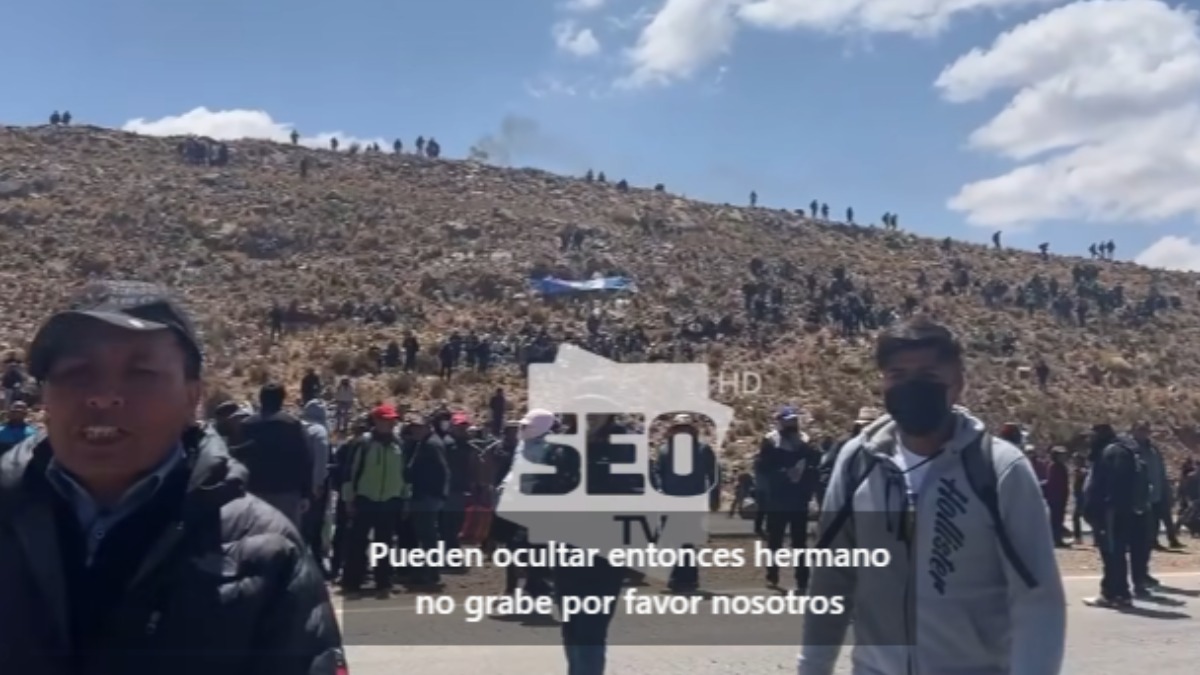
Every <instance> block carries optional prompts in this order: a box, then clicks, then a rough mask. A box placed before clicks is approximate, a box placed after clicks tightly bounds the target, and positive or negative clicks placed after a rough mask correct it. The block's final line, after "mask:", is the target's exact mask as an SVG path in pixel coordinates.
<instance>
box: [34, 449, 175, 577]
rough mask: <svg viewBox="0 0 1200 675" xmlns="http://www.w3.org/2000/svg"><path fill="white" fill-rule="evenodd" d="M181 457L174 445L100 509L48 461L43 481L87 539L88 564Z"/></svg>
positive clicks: (87, 493) (163, 479)
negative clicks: (68, 507)
mask: <svg viewBox="0 0 1200 675" xmlns="http://www.w3.org/2000/svg"><path fill="white" fill-rule="evenodd" d="M184 458H185V453H184V451H183V446H182V445H177V446H175V449H174V450H173V451H172V452H171V453H169V454H168V455H167V456H166V457H165V458H164V459H163V461H162V462H161V463H160V464H159V465H158V467H157V468H155V469H154V471H153V472H151V473H150V474H149V475H147V476H146V477H145V478H142V479H141V480H139V481H138V482H137V483H134V484H133V486H131V487H130V488H129V489H128V490H126V491H125V494H123V495H121V498H120V499H119V500H117V503H116V504H115V505H114V506H112V507H110V508H102V507H101V506H100V505H99V504H97V503H96V500H95V499H93V498H92V495H91V494H90V493H89V492H88V491H87V490H86V489H85V488H84V487H83V486H82V485H80V484H79V482H78V481H76V480H75V479H74V478H72V477H71V474H69V473H67V471H66V470H65V469H63V468H62V466H61V465H59V464H58V463H57V462H55V461H54V460H53V459H51V460H50V465H49V466H48V467H46V478H47V479H48V480H49V481H50V484H51V485H53V486H54V489H55V490H57V491H58V494H60V495H61V496H62V498H63V499H65V500H67V502H68V503H69V504H70V505H71V508H72V509H73V510H74V511H75V517H76V518H78V519H79V525H80V527H81V528H82V529H83V532H84V535H85V536H86V537H87V564H88V565H91V564H92V559H93V558H94V557H95V555H96V550H97V549H99V548H100V544H101V543H102V542H103V541H104V538H105V537H106V536H108V533H109V532H110V531H112V528H113V527H114V526H116V524H117V523H119V522H121V521H122V520H124V519H125V518H128V517H129V516H130V515H132V514H133V513H134V512H135V511H137V510H138V509H139V508H141V507H142V506H144V505H145V504H146V503H147V502H149V501H150V500H151V499H152V498H153V497H154V495H155V494H156V493H157V492H158V490H159V488H161V487H162V484H163V483H164V482H165V481H166V479H167V476H168V475H169V474H170V473H171V472H172V471H173V470H175V468H176V467H177V466H179V465H180V463H182V462H183V461H184Z"/></svg>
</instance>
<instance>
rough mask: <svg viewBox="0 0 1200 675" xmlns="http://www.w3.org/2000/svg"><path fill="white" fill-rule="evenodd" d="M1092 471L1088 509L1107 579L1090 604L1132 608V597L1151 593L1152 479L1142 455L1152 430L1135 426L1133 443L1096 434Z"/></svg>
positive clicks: (1105, 431) (1103, 428) (1105, 432)
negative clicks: (1141, 445) (1140, 446)
mask: <svg viewBox="0 0 1200 675" xmlns="http://www.w3.org/2000/svg"><path fill="white" fill-rule="evenodd" d="M1092 433H1093V461H1092V471H1091V474H1090V475H1089V476H1088V478H1087V483H1086V485H1085V488H1084V489H1085V493H1086V495H1085V498H1084V509H1085V510H1086V515H1087V520H1088V522H1089V523H1090V524H1091V525H1092V529H1093V531H1094V532H1095V536H1096V540H1097V542H1098V543H1099V545H1100V559H1101V562H1102V563H1103V565H1104V576H1103V578H1102V579H1101V581H1100V596H1099V597H1097V598H1094V599H1092V600H1089V601H1088V602H1089V604H1093V605H1097V606H1102V607H1128V606H1130V605H1131V604H1132V596H1131V594H1130V590H1129V587H1130V583H1129V582H1130V578H1131V577H1132V580H1133V588H1134V592H1135V593H1137V594H1139V595H1144V594H1146V593H1148V591H1149V589H1148V588H1147V586H1148V585H1149V581H1150V571H1149V563H1150V544H1151V534H1150V529H1149V528H1150V526H1151V522H1152V521H1153V518H1154V515H1153V511H1152V509H1151V499H1150V476H1149V471H1148V467H1147V465H1146V462H1145V461H1144V460H1143V459H1142V456H1141V453H1139V451H1138V440H1139V439H1140V438H1143V437H1147V436H1148V435H1149V426H1148V425H1146V424H1144V423H1138V424H1135V425H1134V427H1133V434H1132V436H1131V437H1117V436H1116V434H1114V433H1113V432H1112V427H1110V426H1108V425H1097V426H1096V427H1095V428H1094V429H1093V432H1092Z"/></svg>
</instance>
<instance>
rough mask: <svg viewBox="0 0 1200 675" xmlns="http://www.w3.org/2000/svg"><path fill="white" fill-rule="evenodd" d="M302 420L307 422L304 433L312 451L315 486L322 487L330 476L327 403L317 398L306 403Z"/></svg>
mask: <svg viewBox="0 0 1200 675" xmlns="http://www.w3.org/2000/svg"><path fill="white" fill-rule="evenodd" d="M301 420H303V421H304V422H305V425H304V434H305V436H306V437H307V438H308V448H309V450H310V451H311V452H312V462H313V487H315V488H322V487H324V486H325V480H326V478H328V476H329V419H328V413H327V412H326V410H325V404H324V403H322V402H321V401H319V400H317V399H313V400H311V401H309V402H308V403H305V404H304V411H303V412H302V413H301Z"/></svg>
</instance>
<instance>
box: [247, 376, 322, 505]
mask: <svg viewBox="0 0 1200 675" xmlns="http://www.w3.org/2000/svg"><path fill="white" fill-rule="evenodd" d="M286 398H287V392H286V390H285V389H284V388H283V385H281V384H266V385H263V387H262V389H260V390H259V392H258V405H259V412H258V414H256V415H253V416H251V417H249V418H247V419H246V421H245V422H243V423H242V435H243V440H244V443H243V445H242V446H240V447H239V448H238V449H237V450H236V457H237V459H238V460H239V461H241V462H242V463H243V464H245V465H246V468H247V469H249V470H250V491H251V492H253V493H254V494H255V495H257V496H258V497H260V498H261V499H263V500H264V501H266V502H267V503H268V504H270V505H271V506H274V507H275V508H277V509H279V510H280V511H282V512H283V513H284V515H286V516H287V517H288V518H289V519H290V520H291V521H292V522H293V523H296V526H297V527H299V526H300V516H301V515H302V514H303V513H304V512H305V511H306V510H307V509H308V506H309V500H310V499H311V498H312V494H313V482H312V481H313V467H312V463H313V457H312V452H311V451H310V450H309V445H308V437H307V436H306V435H305V433H304V427H303V425H301V424H300V420H298V419H296V418H295V417H292V416H291V415H289V414H288V413H286V412H284V410H283V403H284V401H285V400H286Z"/></svg>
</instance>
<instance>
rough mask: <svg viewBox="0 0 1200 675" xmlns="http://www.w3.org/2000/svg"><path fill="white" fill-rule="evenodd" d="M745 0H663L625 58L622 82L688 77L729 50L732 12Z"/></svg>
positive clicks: (734, 32) (734, 25) (633, 84)
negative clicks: (627, 67)
mask: <svg viewBox="0 0 1200 675" xmlns="http://www.w3.org/2000/svg"><path fill="white" fill-rule="evenodd" d="M743 2H744V0H666V2H664V3H663V6H662V9H660V10H658V13H657V14H655V15H654V17H653V18H652V19H650V22H649V23H648V24H646V26H645V27H644V28H643V29H642V32H641V34H640V35H639V36H638V40H637V44H636V45H634V47H633V48H632V49H630V50H629V52H628V54H627V56H628V59H629V62H630V64H631V65H632V71H631V72H630V73H629V75H628V76H626V77H625V78H623V79H622V80H621V81H620V84H621V85H622V86H627V87H641V86H646V85H654V84H668V83H670V82H672V81H674V80H677V79H688V78H690V77H692V76H693V75H695V74H696V72H697V71H698V70H699V69H700V68H702V67H703V66H706V65H708V64H709V63H710V62H711V61H712V60H713V59H715V58H717V57H719V56H721V55H723V54H727V53H729V50H730V49H731V48H732V47H733V39H734V37H735V36H736V35H737V28H738V26H737V18H736V16H735V14H734V13H735V10H736V9H737V8H738V6H740V5H741V4H743Z"/></svg>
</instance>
